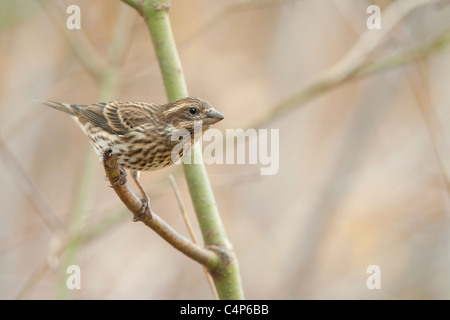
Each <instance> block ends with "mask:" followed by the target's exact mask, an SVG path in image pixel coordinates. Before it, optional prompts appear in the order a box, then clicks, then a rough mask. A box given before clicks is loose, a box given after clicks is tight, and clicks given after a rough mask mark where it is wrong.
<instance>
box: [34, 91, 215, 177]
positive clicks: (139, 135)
mask: <svg viewBox="0 0 450 320" xmlns="http://www.w3.org/2000/svg"><path fill="white" fill-rule="evenodd" d="M42 102H43V103H44V104H46V105H48V106H50V107H53V108H55V109H58V110H60V111H63V112H65V113H68V114H70V115H71V116H72V117H73V118H74V119H75V120H76V121H77V122H78V124H79V125H80V127H81V128H82V129H83V131H84V132H85V133H86V135H87V136H88V137H89V138H90V140H91V143H92V144H93V146H94V148H95V150H96V151H97V153H98V154H99V156H100V157H101V156H102V155H103V152H104V151H105V149H107V148H111V149H112V151H113V153H115V154H116V155H117V159H118V163H119V164H120V165H122V166H123V167H124V168H127V169H131V170H134V171H141V170H156V169H160V168H163V167H166V166H168V165H171V164H172V163H173V162H172V157H171V153H172V149H173V148H174V147H175V146H176V145H177V144H179V142H180V141H178V140H175V141H172V140H171V137H172V135H173V134H174V133H175V132H176V131H177V130H179V129H185V130H187V131H188V132H189V133H190V134H191V140H190V141H188V142H187V145H186V150H187V149H188V148H189V147H191V146H192V144H193V143H195V142H196V141H195V140H194V137H195V138H197V139H198V138H199V137H200V136H201V134H203V133H204V132H205V131H206V130H207V129H208V128H209V127H210V125H211V124H214V123H216V122H218V121H220V120H222V119H223V116H222V115H221V114H220V113H219V112H217V111H216V110H214V108H213V107H212V106H211V105H210V104H209V103H208V102H207V101H205V100H202V99H199V98H193V97H186V98H182V99H179V100H176V101H173V102H169V103H167V104H163V105H157V104H151V103H144V102H119V101H111V102H101V103H94V104H91V105H76V104H66V103H60V102H53V101H42ZM195 121H201V122H198V123H201V134H194V130H195V127H194V124H195V123H196V122H195ZM197 131H199V130H197ZM181 155H182V152H180V156H181Z"/></svg>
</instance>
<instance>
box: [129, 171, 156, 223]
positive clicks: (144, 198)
mask: <svg viewBox="0 0 450 320" xmlns="http://www.w3.org/2000/svg"><path fill="white" fill-rule="evenodd" d="M130 173H131V176H132V177H133V180H134V183H136V186H137V187H138V189H139V191H140V192H141V194H142V199H141V203H142V207H141V209H140V210H139V216H135V217H134V220H135V221H139V220H142V218H143V215H144V213H145V210H146V209H147V208H148V209H149V210H148V211H149V212H150V217H151V213H152V210H151V209H150V199H149V198H148V195H147V193H145V191H144V188H143V187H142V185H141V183H140V182H139V171H136V170H131V171H130Z"/></svg>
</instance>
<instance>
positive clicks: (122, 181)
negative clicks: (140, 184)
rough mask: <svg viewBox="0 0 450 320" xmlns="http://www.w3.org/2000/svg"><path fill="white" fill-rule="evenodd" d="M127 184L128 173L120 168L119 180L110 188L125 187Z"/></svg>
mask: <svg viewBox="0 0 450 320" xmlns="http://www.w3.org/2000/svg"><path fill="white" fill-rule="evenodd" d="M125 183H127V172H126V171H125V170H124V169H123V168H122V167H120V175H119V179H117V181H116V182H114V183H113V184H112V185H110V186H109V187H110V188H115V187H117V186H119V185H120V186H123V185H124V184H125Z"/></svg>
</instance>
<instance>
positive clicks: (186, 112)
mask: <svg viewBox="0 0 450 320" xmlns="http://www.w3.org/2000/svg"><path fill="white" fill-rule="evenodd" d="M162 114H163V117H164V119H165V120H166V122H167V123H168V124H169V125H171V126H172V128H173V129H174V130H177V129H186V130H188V131H189V133H191V134H193V133H194V132H196V131H198V130H199V129H200V128H201V130H202V134H203V133H204V132H205V131H206V130H207V129H208V128H209V127H210V126H211V125H212V124H214V123H216V122H219V121H220V120H222V119H223V115H222V114H221V113H220V112H218V111H216V110H215V109H214V108H213V107H212V106H211V104H210V103H209V102H208V101H205V100H202V99H199V98H194V97H186V98H181V99H179V100H176V101H173V102H170V103H168V104H167V105H166V107H165V109H164V110H163V112H162Z"/></svg>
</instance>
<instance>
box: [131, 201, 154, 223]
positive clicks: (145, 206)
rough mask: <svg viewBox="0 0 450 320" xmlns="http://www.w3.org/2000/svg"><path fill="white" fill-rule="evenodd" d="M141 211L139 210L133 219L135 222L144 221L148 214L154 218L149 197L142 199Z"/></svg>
mask: <svg viewBox="0 0 450 320" xmlns="http://www.w3.org/2000/svg"><path fill="white" fill-rule="evenodd" d="M141 204H142V206H141V209H139V212H138V214H136V215H135V216H134V217H133V221H143V220H144V219H145V218H146V214H148V215H149V218H150V219H151V218H152V209H151V208H150V201H149V199H148V196H147V195H144V197H143V198H142V199H141Z"/></svg>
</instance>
